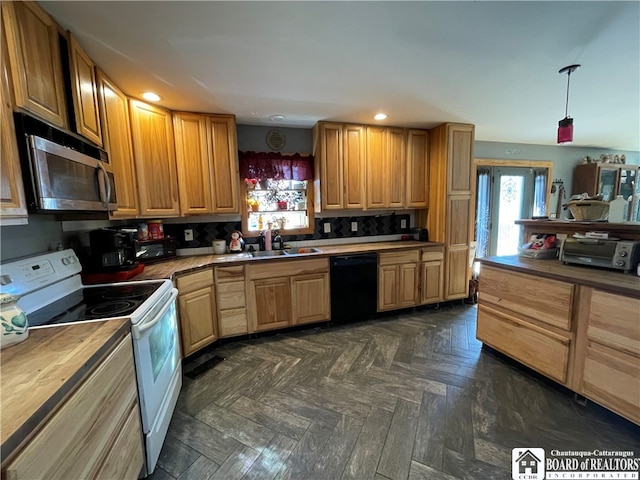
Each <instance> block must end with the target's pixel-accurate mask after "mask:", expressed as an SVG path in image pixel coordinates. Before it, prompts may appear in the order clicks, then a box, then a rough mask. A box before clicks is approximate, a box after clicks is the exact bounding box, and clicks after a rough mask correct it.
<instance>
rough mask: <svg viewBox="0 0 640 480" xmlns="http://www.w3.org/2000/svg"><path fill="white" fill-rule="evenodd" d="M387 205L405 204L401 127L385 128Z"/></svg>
mask: <svg viewBox="0 0 640 480" xmlns="http://www.w3.org/2000/svg"><path fill="white" fill-rule="evenodd" d="M386 137H387V148H386V150H387V170H386V171H387V179H386V182H387V184H388V191H387V195H388V197H387V201H386V202H385V203H386V206H387V207H397V208H402V207H404V206H405V198H406V195H407V194H406V192H405V173H406V171H407V158H406V154H405V152H406V133H405V131H404V130H403V129H401V128H387V135H386ZM383 181H384V180H383Z"/></svg>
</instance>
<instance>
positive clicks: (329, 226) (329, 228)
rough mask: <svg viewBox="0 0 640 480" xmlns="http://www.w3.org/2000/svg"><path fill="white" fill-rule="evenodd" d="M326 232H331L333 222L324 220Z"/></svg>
mask: <svg viewBox="0 0 640 480" xmlns="http://www.w3.org/2000/svg"><path fill="white" fill-rule="evenodd" d="M324 233H331V224H330V223H329V222H324Z"/></svg>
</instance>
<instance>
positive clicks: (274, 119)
mask: <svg viewBox="0 0 640 480" xmlns="http://www.w3.org/2000/svg"><path fill="white" fill-rule="evenodd" d="M286 118H287V117H285V116H284V115H271V116H270V117H269V120H271V121H272V122H282V121H283V120H286Z"/></svg>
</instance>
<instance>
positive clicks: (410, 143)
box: [405, 129, 429, 208]
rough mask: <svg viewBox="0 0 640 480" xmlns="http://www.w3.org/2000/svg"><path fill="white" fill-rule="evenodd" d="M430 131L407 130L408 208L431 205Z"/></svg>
mask: <svg viewBox="0 0 640 480" xmlns="http://www.w3.org/2000/svg"><path fill="white" fill-rule="evenodd" d="M428 137H429V132H427V131H426V130H415V129H411V130H409V131H408V132H407V173H406V175H407V178H406V185H407V198H406V202H405V206H406V207H407V208H426V207H427V206H428V205H429V195H428V187H427V186H428V184H429V142H428Z"/></svg>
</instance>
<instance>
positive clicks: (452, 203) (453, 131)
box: [427, 123, 474, 300]
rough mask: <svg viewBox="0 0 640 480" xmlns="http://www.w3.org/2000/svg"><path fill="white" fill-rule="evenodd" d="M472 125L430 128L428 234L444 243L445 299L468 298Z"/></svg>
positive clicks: (471, 203) (434, 239) (449, 124)
mask: <svg viewBox="0 0 640 480" xmlns="http://www.w3.org/2000/svg"><path fill="white" fill-rule="evenodd" d="M473 132H474V126H473V125H466V124H457V123H446V124H443V125H440V126H439V127H436V128H434V129H432V130H430V131H429V183H430V186H429V214H428V216H427V228H428V229H429V238H430V239H431V240H432V241H435V242H442V243H444V244H445V260H444V277H445V282H444V283H445V291H444V299H445V300H454V299H459V298H465V297H466V296H467V295H468V284H469V276H470V268H469V246H470V243H471V240H472V237H473V219H474V212H473V199H472V191H473V179H472V176H473V174H472V159H473Z"/></svg>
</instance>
